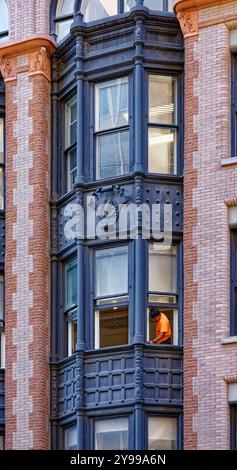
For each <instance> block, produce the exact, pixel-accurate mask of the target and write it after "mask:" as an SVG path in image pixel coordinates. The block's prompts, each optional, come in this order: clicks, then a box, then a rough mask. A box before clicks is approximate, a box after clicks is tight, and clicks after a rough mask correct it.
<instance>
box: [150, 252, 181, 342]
mask: <svg viewBox="0 0 237 470" xmlns="http://www.w3.org/2000/svg"><path fill="white" fill-rule="evenodd" d="M148 285H149V293H148V306H149V308H148V312H147V314H148V316H147V336H148V340H153V339H154V338H155V337H156V332H155V323H154V322H152V320H151V318H150V309H151V308H152V307H159V309H160V311H161V312H162V313H163V314H165V315H166V317H167V318H168V320H169V323H170V328H171V333H172V336H171V343H172V344H178V295H177V246H175V245H173V246H171V247H168V246H166V245H164V244H159V243H150V244H149V281H148Z"/></svg>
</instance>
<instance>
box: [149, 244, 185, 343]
mask: <svg viewBox="0 0 237 470" xmlns="http://www.w3.org/2000/svg"><path fill="white" fill-rule="evenodd" d="M153 243H159V242H157V240H152V239H150V240H147V248H146V325H145V338H146V342H148V341H149V336H150V332H149V313H150V309H151V308H152V307H158V308H160V309H162V308H163V309H164V310H174V311H176V312H177V313H176V314H175V318H174V319H173V321H174V323H176V327H177V330H176V331H174V328H173V337H174V338H177V340H176V342H175V343H171V344H169V345H163V346H168V347H177V346H182V343H183V335H182V333H183V331H182V310H183V309H182V307H183V305H182V285H183V268H182V258H183V246H182V239H176V238H175V239H173V241H172V246H175V247H176V250H177V251H176V261H177V262H176V294H175V296H176V302H175V303H168V302H167V303H164V302H155V301H154V302H152V301H150V300H149V295H157V296H162V295H164V296H166V295H167V294H168V296H171V297H172V296H174V295H173V294H170V293H165V292H158V291H157V292H150V291H149V246H150V245H151V244H153ZM161 246H162V243H161ZM150 346H151V347H158V346H162V343H161V344H151V345H150Z"/></svg>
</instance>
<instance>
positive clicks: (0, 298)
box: [0, 274, 4, 320]
mask: <svg viewBox="0 0 237 470" xmlns="http://www.w3.org/2000/svg"><path fill="white" fill-rule="evenodd" d="M3 319H4V276H3V275H2V274H0V320H3Z"/></svg>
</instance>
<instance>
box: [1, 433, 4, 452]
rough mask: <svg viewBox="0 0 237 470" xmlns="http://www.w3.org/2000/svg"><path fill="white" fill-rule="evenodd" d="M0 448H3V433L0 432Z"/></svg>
mask: <svg viewBox="0 0 237 470" xmlns="http://www.w3.org/2000/svg"><path fill="white" fill-rule="evenodd" d="M0 450H4V434H3V433H0Z"/></svg>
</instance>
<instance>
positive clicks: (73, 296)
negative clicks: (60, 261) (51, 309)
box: [65, 259, 77, 356]
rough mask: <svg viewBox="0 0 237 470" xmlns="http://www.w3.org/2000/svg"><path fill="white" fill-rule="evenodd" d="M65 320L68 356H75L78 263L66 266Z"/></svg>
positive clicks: (70, 263) (73, 261) (72, 262)
mask: <svg viewBox="0 0 237 470" xmlns="http://www.w3.org/2000/svg"><path fill="white" fill-rule="evenodd" d="M65 320H66V324H67V351H68V356H71V355H72V354H74V352H75V349H76V343H77V261H76V259H74V260H72V261H70V262H69V263H67V264H66V266H65Z"/></svg>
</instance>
